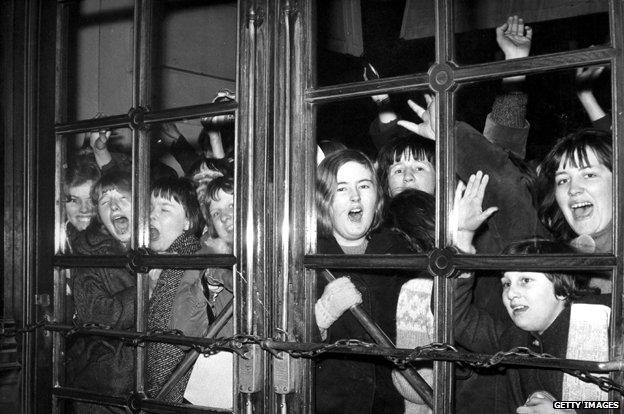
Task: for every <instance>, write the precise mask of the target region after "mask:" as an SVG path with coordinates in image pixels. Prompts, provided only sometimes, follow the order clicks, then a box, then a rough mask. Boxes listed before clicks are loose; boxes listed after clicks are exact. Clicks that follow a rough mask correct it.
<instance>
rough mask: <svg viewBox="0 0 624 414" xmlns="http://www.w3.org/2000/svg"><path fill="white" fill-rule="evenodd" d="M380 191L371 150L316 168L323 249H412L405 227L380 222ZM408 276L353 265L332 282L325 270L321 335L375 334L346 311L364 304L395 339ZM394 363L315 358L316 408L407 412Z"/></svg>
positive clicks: (342, 154)
mask: <svg viewBox="0 0 624 414" xmlns="http://www.w3.org/2000/svg"><path fill="white" fill-rule="evenodd" d="M381 191H382V190H381V187H380V185H379V181H378V178H377V175H376V174H375V170H374V167H373V164H372V162H371V161H370V160H369V159H368V157H366V155H364V154H362V153H361V152H359V151H355V150H349V149H345V150H339V151H337V152H334V153H331V154H330V155H328V156H327V157H326V158H325V159H324V160H323V161H322V162H321V163H320V165H319V167H318V170H317V184H316V205H317V213H318V228H317V230H318V233H319V239H318V242H317V252H318V253H321V254H350V255H359V254H391V253H398V254H400V253H409V252H410V250H409V248H408V245H407V242H406V241H405V240H404V239H403V238H402V236H401V235H399V234H398V233H395V232H393V231H391V230H389V229H386V228H383V227H381V226H380V223H381V220H382V212H383V197H382V192H381ZM336 273H337V274H338V272H336ZM380 273H383V275H381V274H380ZM407 280H408V278H407V277H404V278H403V277H399V276H398V275H397V274H396V273H394V272H393V271H385V272H384V271H357V272H348V273H345V274H343V275H342V277H338V278H337V279H336V280H334V281H332V282H329V283H325V282H324V281H323V280H321V278H319V280H318V281H317V286H318V297H319V299H318V300H317V302H316V304H315V307H314V313H315V317H316V323H317V326H318V328H319V331H318V333H319V334H320V336H321V338H320V340H324V341H327V342H329V343H333V342H335V341H336V340H338V339H344V338H351V339H359V340H363V341H371V338H370V336H369V335H368V334H367V333H366V331H365V330H364V329H363V328H362V325H361V324H360V323H359V322H358V320H357V319H356V318H355V317H354V316H353V315H352V314H351V313H350V312H348V310H349V308H351V307H352V306H355V305H358V304H360V305H361V306H362V308H363V309H364V310H365V311H367V312H368V313H369V315H370V316H371V317H372V318H373V319H374V320H375V321H376V322H377V324H378V325H379V327H380V328H381V329H382V330H383V331H384V332H385V333H386V334H387V335H388V337H389V338H391V339H392V340H393V341H394V340H395V339H396V317H395V316H396V306H397V300H398V296H399V291H400V288H401V285H402V284H403V283H404V282H405V281H407ZM391 371H392V366H391V365H390V364H388V363H387V361H385V360H384V359H383V358H379V359H378V358H365V359H362V358H359V357H358V358H357V359H348V358H344V357H343V358H332V357H325V356H324V357H321V358H320V359H319V362H318V363H317V364H316V396H317V398H316V412H317V413H379V412H402V411H403V399H402V397H401V395H400V394H399V393H398V392H397V390H396V389H395V388H394V386H393V384H392V378H391ZM356 396H357V397H356ZM361 396H367V398H361Z"/></svg>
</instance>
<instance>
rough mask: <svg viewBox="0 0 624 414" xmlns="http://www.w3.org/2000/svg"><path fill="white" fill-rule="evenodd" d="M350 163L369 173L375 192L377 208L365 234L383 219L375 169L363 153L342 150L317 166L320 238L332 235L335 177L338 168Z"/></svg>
mask: <svg viewBox="0 0 624 414" xmlns="http://www.w3.org/2000/svg"><path fill="white" fill-rule="evenodd" d="M350 161H353V162H356V163H358V164H361V165H363V166H364V167H365V168H366V169H367V170H369V171H370V172H371V177H372V179H373V185H374V186H375V190H376V192H377V206H376V208H375V213H374V215H373V222H372V223H371V226H370V228H369V229H368V233H367V234H370V232H371V231H373V230H375V229H376V228H377V227H378V226H379V224H381V221H382V218H383V194H382V192H381V186H380V185H379V182H378V180H377V175H376V174H375V167H374V166H373V163H372V161H371V160H370V159H369V158H368V157H367V156H366V155H364V153H362V152H360V151H356V150H352V149H344V150H340V151H336V152H334V153H331V154H329V155H328V156H327V157H325V159H324V160H323V161H322V162H321V163H320V164H319V166H318V168H317V170H316V209H317V223H318V224H317V225H318V233H319V234H320V235H322V236H331V235H332V234H333V227H332V222H331V215H330V206H331V204H332V203H333V201H334V195H335V193H336V191H335V190H336V187H337V182H336V176H337V175H338V170H339V169H340V167H342V166H343V165H345V164H346V163H348V162H350Z"/></svg>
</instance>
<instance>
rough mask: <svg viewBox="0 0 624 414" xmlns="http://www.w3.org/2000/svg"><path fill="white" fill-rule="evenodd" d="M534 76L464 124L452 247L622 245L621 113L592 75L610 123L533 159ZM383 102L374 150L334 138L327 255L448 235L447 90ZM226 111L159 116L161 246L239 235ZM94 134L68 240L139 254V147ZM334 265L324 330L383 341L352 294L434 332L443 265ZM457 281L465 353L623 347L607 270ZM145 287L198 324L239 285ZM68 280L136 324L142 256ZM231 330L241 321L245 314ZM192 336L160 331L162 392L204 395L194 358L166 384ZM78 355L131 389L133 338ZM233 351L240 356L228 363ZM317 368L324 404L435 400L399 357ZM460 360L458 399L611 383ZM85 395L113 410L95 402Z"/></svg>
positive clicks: (458, 337)
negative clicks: (615, 129)
mask: <svg viewBox="0 0 624 414" xmlns="http://www.w3.org/2000/svg"><path fill="white" fill-rule="evenodd" d="M496 34H497V42H498V44H499V46H500V48H501V50H502V51H503V53H504V55H505V58H506V59H516V58H522V57H526V56H528V55H529V51H530V46H531V40H532V36H533V33H532V30H531V28H530V27H528V26H525V25H524V23H523V21H522V19H520V18H518V17H516V16H513V17H510V18H509V19H508V21H507V22H505V23H504V24H503V25H501V26H500V27H498V28H497V29H496ZM602 70H603V69H601V68H588V69H580V70H579V71H578V72H577V77H578V78H579V81H580V82H581V83H586V82H587V81H589V80H591V79H593V78H595V77H597V76H599V75H600V73H601V72H602ZM522 82H523V77H513V78H508V79H504V80H503V87H502V91H503V93H502V94H501V95H500V96H498V97H497V98H496V99H495V102H494V104H493V107H492V111H491V113H490V114H488V115H487V117H486V124H485V128H484V130H483V132H479V131H477V130H475V129H474V128H473V127H471V126H470V125H468V124H466V123H462V122H458V123H457V124H456V125H454V128H453V131H452V135H453V137H454V144H455V153H456V160H457V163H456V168H455V170H456V175H457V177H456V178H457V180H456V183H453V185H454V186H455V185H456V194H455V199H454V207H453V214H452V218H453V220H451V221H450V226H449V228H450V229H451V231H452V237H451V238H450V239H451V241H452V243H453V245H454V246H455V247H456V248H457V249H458V250H459V252H460V253H461V254H475V253H478V254H501V253H502V254H506V255H526V254H575V253H577V252H579V251H580V252H583V253H588V252H598V253H608V252H611V251H612V249H613V247H612V246H613V183H612V170H613V168H612V166H613V151H612V139H611V134H610V130H609V127H608V126H607V127H605V125H608V124H609V121H608V120H607V119H608V116H607V115H606V114H605V112H603V111H602V109H601V108H600V106H599V105H598V104H597V101H596V99H595V98H594V97H593V94H592V92H591V89H589V88H587V87H583V88H581V89H580V90H579V94H578V96H579V100H580V102H581V104H582V105H583V107H584V108H585V109H586V111H587V113H588V114H589V117H590V120H591V121H592V122H594V123H595V124H596V126H598V127H599V129H583V130H578V131H575V132H572V133H570V134H568V135H566V136H565V137H563V138H561V139H559V140H558V141H557V142H556V144H555V145H554V147H553V148H552V149H551V150H550V152H549V153H548V154H547V155H546V156H545V157H544V158H543V160H541V163H540V164H539V166H538V167H537V168H531V167H530V166H529V164H528V163H526V162H525V160H524V157H525V154H526V141H527V132H528V128H529V124H528V122H527V120H526V119H525V114H526V104H527V96H526V94H525V93H524V92H522V89H521V88H520V84H521V83H522ZM223 95H227V94H223ZM221 99H229V98H228V97H227V96H225V97H221ZM374 100H375V102H377V103H378V105H379V109H380V113H379V117H378V118H377V119H375V120H374V121H373V123H372V125H371V129H370V133H371V138H372V140H373V142H374V143H375V145H376V146H377V150H378V153H377V157H376V159H375V160H371V159H370V158H369V157H368V156H367V155H365V154H363V153H362V152H359V151H357V150H353V149H348V148H346V147H345V146H344V145H342V144H340V143H336V142H332V141H321V142H320V143H319V149H318V157H317V161H318V168H317V184H316V198H315V200H316V211H317V215H318V224H317V234H318V240H317V244H316V246H317V252H318V253H320V254H345V255H362V254H410V253H427V252H429V251H430V250H431V249H433V248H434V245H435V234H434V232H435V193H436V174H437V172H436V163H435V138H436V131H435V119H436V114H435V108H436V102H435V98H434V97H433V96H431V95H425V102H426V104H427V105H426V107H424V108H423V107H421V106H419V105H417V104H416V103H414V102H412V101H410V102H409V105H410V106H411V108H412V109H413V110H414V112H415V114H416V115H417V116H418V117H419V118H420V119H421V121H422V122H411V121H409V120H401V119H399V118H398V116H397V115H396V114H395V113H394V112H393V111H392V108H391V107H389V105H388V100H387V96H384V95H381V96H376V97H374ZM222 118H223V119H221V118H219V119H206V120H205V122H204V130H203V131H202V134H201V136H200V140H199V141H200V142H199V147H200V149H201V151H196V150H195V148H194V147H193V146H192V145H190V144H189V142H188V141H187V140H186V138H185V137H183V136H182V135H181V134H180V132H179V131H178V129H177V128H176V126H175V125H174V124H166V125H164V126H163V127H162V128H161V131H160V132H159V133H160V140H159V142H160V143H162V144H163V145H165V147H166V148H167V150H168V151H169V152H168V153H166V154H165V155H164V156H162V157H161V158H159V159H155V160H153V163H152V167H153V168H152V169H151V170H152V177H151V178H152V186H151V199H150V216H149V225H150V229H149V236H150V238H149V247H150V249H151V250H152V251H153V252H154V253H156V254H177V255H195V254H228V253H232V251H233V243H234V226H235V218H234V197H235V195H234V180H233V160H232V157H233V154H232V152H233V136H232V135H231V131H230V129H231V127H228V128H230V129H227V128H226V129H223V128H222V126H223V125H224V122H225V123H227V122H229V121H231V119H229V118H227V117H225V116H222ZM215 126H220V127H215ZM220 128H221V129H220ZM87 137H88V140H86V141H88V143H89V146H90V148H91V150H90V151H86V152H85V153H83V154H80V155H79V156H78V157H77V158H76V159H77V161H74V162H72V163H71V165H70V166H69V167H68V169H67V173H66V177H65V182H64V187H63V192H64V197H65V212H66V217H67V222H66V226H65V236H66V246H67V249H66V251H68V252H70V253H73V254H88V255H99V254H109V255H124V254H126V252H127V251H128V249H129V246H130V238H131V234H132V229H133V223H132V220H133V215H132V205H131V198H132V197H131V178H130V171H129V169H128V165H129V163H128V160H127V157H124V156H123V155H120V154H115V153H112V152H110V151H109V149H108V147H107V145H106V143H107V140H108V139H109V138H110V132H107V131H97V132H94V133H90V134H87ZM172 160H173V163H172ZM335 274H336V275H337V276H338V277H337V278H336V279H335V280H332V281H330V282H326V281H325V279H322V278H319V280H318V281H317V288H318V289H317V297H316V300H315V304H314V321H315V324H316V327H317V328H318V329H316V330H315V334H316V340H317V341H319V342H329V343H331V342H335V341H337V340H340V339H357V340H361V341H365V342H372V341H373V337H372V336H371V333H370V332H369V331H367V330H366V329H365V328H364V327H363V326H362V325H361V324H360V322H359V321H358V319H357V318H356V317H355V315H354V314H353V313H352V312H351V311H350V310H351V309H352V308H353V307H355V306H359V307H360V308H361V309H362V310H364V311H365V312H366V313H368V314H369V315H370V316H371V317H372V318H373V319H374V320H375V322H376V324H377V325H378V327H379V328H381V329H382V330H383V331H384V333H385V334H386V335H387V336H388V337H389V338H390V340H391V341H392V342H394V343H395V344H396V346H397V347H399V348H408V349H410V348H415V347H417V346H423V345H427V344H430V343H432V342H434V341H435V335H434V314H433V310H432V309H433V308H432V305H431V303H432V289H433V279H432V276H431V275H430V274H429V273H428V272H426V271H422V272H419V273H417V274H410V275H409V277H408V276H406V273H404V272H403V273H399V272H395V271H391V270H385V271H380V270H370V271H344V272H336V273H335ZM453 283H454V296H455V298H454V308H455V309H454V322H453V330H454V338H455V341H456V343H457V345H458V346H460V347H462V348H464V349H466V350H468V351H473V352H481V353H494V352H497V351H500V350H506V349H510V348H513V347H517V346H522V347H527V348H529V349H533V350H535V352H539V353H548V354H551V355H553V356H556V357H561V358H571V359H591V360H600V359H606V358H607V357H608V352H607V350H608V344H609V338H608V327H609V311H610V310H609V305H610V303H611V302H610V293H611V284H610V279H609V277H606V276H605V275H601V274H589V273H588V272H585V273H573V272H556V271H554V272H524V271H518V270H517V269H514V270H513V271H511V270H510V271H504V272H499V273H498V274H492V273H491V272H490V273H486V272H476V273H474V274H473V273H470V274H464V275H462V277H460V278H458V279H457V280H455V281H454V282H453ZM148 287H149V289H148V290H149V300H148V303H147V306H146V309H147V311H146V313H147V329H149V330H176V331H180V332H182V333H184V334H185V335H188V336H203V335H206V332H207V331H208V328H209V326H210V323H211V322H212V321H213V320H214V317H215V315H218V314H219V313H220V312H222V311H223V310H224V309H225V307H226V306H228V302H230V300H231V299H232V296H233V295H232V292H233V282H232V272H231V271H230V270H219V269H207V270H204V271H199V270H181V269H155V270H152V271H150V272H149V277H148ZM69 288H70V292H71V293H72V295H73V299H74V301H73V302H74V307H75V312H74V315H73V317H74V318H75V320H76V321H77V322H79V323H98V324H104V325H107V326H110V327H112V328H114V329H133V328H134V321H135V302H136V278H135V276H133V275H132V274H131V273H129V272H128V271H127V270H125V269H123V268H116V269H107V268H95V267H94V268H80V269H76V270H75V271H72V274H71V278H70V283H69ZM587 326H591V327H592V341H587V340H586V339H587V338H586V337H585V336H584V335H585V334H586V333H585V328H586V327H587ZM222 334H223V335H229V334H232V326H231V324H229V325H227V326H226V327H225V328H223V331H222ZM185 351H186V350H185V349H182V348H180V347H177V346H174V345H170V344H163V343H150V344H148V346H147V348H146V355H147V365H146V375H145V378H146V393H147V395H148V396H149V397H151V398H160V399H163V400H166V401H170V402H174V403H181V402H184V401H185V397H186V398H187V399H189V400H192V398H194V396H193V397H192V396H191V395H190V394H186V395H185V389H186V387H187V383H188V381H189V377H190V376H191V375H195V374H192V371H188V372H187V374H186V375H185V376H183V377H182V378H181V379H180V380H179V381H177V382H176V383H175V384H174V386H173V387H169V388H168V389H167V392H166V393H163V392H161V391H162V388H163V386H164V384H165V383H166V382H167V380H168V379H169V378H170V377H171V375H172V373H173V371H174V370H175V368H176V367H177V366H178V365H179V364H180V363H181V361H182V360H183V359H184V356H185ZM67 359H68V375H67V378H68V382H69V384H70V385H72V386H77V387H82V388H87V389H90V390H96V391H98V392H106V393H113V394H119V395H125V394H126V393H128V392H130V391H131V390H132V389H133V381H134V369H135V367H134V361H135V354H134V351H133V350H132V348H130V347H127V346H124V344H123V343H122V342H121V341H117V340H112V339H105V338H98V337H89V338H81V339H79V340H74V341H70V343H69V344H68V353H67ZM231 366H232V365H231V361H230V362H229V368H226V369H225V371H227V370H228V369H230V370H231ZM314 366H315V375H314V378H315V392H316V398H315V401H314V406H315V409H316V412H317V413H403V412H405V413H428V412H431V407H429V406H428V405H427V402H426V401H425V400H423V398H421V396H420V395H419V393H418V392H416V390H414V389H413V388H412V385H411V383H410V382H409V381H408V380H407V379H406V377H405V376H404V375H403V372H402V369H398V368H397V367H395V366H394V365H392V364H391V363H390V362H388V361H387V360H384V359H382V358H377V357H363V356H358V357H354V356H336V355H324V356H322V357H320V358H318V359H317V360H316V362H315V365H314ZM411 368H414V369H415V370H416V371H417V372H418V373H419V374H420V376H421V377H422V378H424V380H425V381H427V382H428V383H429V384H431V382H432V370H431V363H426V362H420V363H414V364H413V366H412V367H411ZM212 369H213V370H214V369H215V368H214V367H213V368H212ZM102 372H107V373H110V375H106V376H102V375H101V373H102ZM463 374H464V373H462V372H460V371H459V370H458V372H457V378H458V380H457V384H456V401H455V407H456V410H457V412H466V413H476V412H483V411H485V410H488V409H489V410H492V411H493V412H518V413H546V412H551V410H552V401H554V400H562V399H563V400H581V399H591V400H600V399H605V398H606V394H605V393H604V392H602V391H600V390H599V389H598V388H597V387H595V386H593V385H588V384H585V383H581V382H579V381H577V380H575V379H574V378H572V377H570V376H569V375H567V374H563V372H561V371H556V370H544V369H533V368H517V369H506V370H504V371H502V372H501V371H500V370H497V371H495V372H485V371H480V372H478V373H472V375H467V376H465V375H463ZM191 382H193V379H191ZM230 382H231V381H230ZM206 386H207V389H210V390H211V392H212V393H215V394H218V393H220V392H225V393H227V394H229V395H231V394H232V392H233V390H232V388H231V384H230V385H229V386H228V387H225V388H224V387H223V384H207V385H206ZM229 404H230V406H231V401H230V403H229ZM226 405H227V404H226ZM74 408H75V411H76V412H87V411H91V412H116V409H115V408H107V407H103V406H94V405H91V404H87V403H76V404H75V405H74ZM221 408H228V407H227V406H226V407H221Z"/></svg>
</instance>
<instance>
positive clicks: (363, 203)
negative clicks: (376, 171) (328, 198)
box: [329, 161, 377, 246]
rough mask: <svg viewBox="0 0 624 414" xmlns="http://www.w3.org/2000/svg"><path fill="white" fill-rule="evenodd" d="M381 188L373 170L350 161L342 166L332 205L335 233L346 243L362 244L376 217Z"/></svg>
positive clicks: (338, 239)
mask: <svg viewBox="0 0 624 414" xmlns="http://www.w3.org/2000/svg"><path fill="white" fill-rule="evenodd" d="M376 207H377V188H375V181H374V180H373V172H372V171H370V170H369V169H368V168H366V167H365V166H364V165H362V164H360V163H357V162H355V161H349V162H347V163H346V164H344V165H343V166H341V167H340V168H339V169H338V174H336V188H335V192H334V199H333V201H332V203H331V205H330V208H329V214H330V217H331V222H332V228H333V232H334V237H335V238H336V241H337V242H338V244H340V245H343V246H357V245H360V244H361V243H362V242H363V241H364V238H365V237H366V234H367V233H368V230H369V229H370V227H371V224H372V223H373V218H374V217H375V208H376Z"/></svg>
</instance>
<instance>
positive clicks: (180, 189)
mask: <svg viewBox="0 0 624 414" xmlns="http://www.w3.org/2000/svg"><path fill="white" fill-rule="evenodd" d="M152 196H154V197H162V198H165V199H167V200H173V201H175V202H176V203H178V204H180V205H181V206H182V207H183V208H184V212H185V213H186V218H188V220H189V223H190V225H189V229H188V230H187V232H188V233H190V234H193V235H195V236H199V235H200V234H201V231H202V230H203V228H204V217H203V216H202V214H201V210H200V208H199V202H198V201H197V196H196V195H195V189H194V188H193V184H191V182H190V180H188V179H186V178H177V177H176V178H173V177H163V178H161V179H159V180H157V181H156V182H155V183H154V184H153V185H152Z"/></svg>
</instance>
